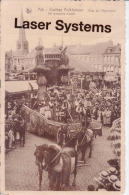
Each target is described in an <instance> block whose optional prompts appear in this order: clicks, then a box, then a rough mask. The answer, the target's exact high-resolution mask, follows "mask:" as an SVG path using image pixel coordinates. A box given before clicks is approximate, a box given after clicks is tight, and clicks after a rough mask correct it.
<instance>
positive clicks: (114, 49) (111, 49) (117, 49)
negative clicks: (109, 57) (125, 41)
mask: <svg viewBox="0 0 129 195" xmlns="http://www.w3.org/2000/svg"><path fill="white" fill-rule="evenodd" d="M105 53H106V54H107V53H111V54H112V53H115V54H120V53H121V45H120V44H117V45H114V46H112V47H108V48H107V49H106V50H105V51H104V54H105Z"/></svg>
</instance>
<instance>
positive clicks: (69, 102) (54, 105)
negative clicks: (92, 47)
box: [5, 86, 121, 148]
mask: <svg viewBox="0 0 129 195" xmlns="http://www.w3.org/2000/svg"><path fill="white" fill-rule="evenodd" d="M37 97H38V96H37V91H33V90H32V91H31V94H30V96H29V97H28V98H26V97H25V96H22V98H21V99H17V100H15V101H14V102H15V104H14V106H13V109H11V110H9V111H6V136H5V138H6V148H12V147H13V145H15V144H16V142H17V141H18V140H21V141H22V142H23V145H24V141H25V138H24V137H25V136H24V134H25V133H24V132H23V133H20V132H22V131H23V130H22V129H24V130H25V128H22V127H21V121H24V117H23V116H22V115H20V108H21V107H22V104H24V105H26V106H28V107H30V108H31V109H33V110H36V111H38V112H40V113H41V114H42V115H43V116H44V117H45V118H47V119H50V120H53V121H58V122H64V123H67V122H70V121H80V122H81V123H83V124H84V123H85V122H86V120H87V118H89V119H90V120H91V121H93V120H96V121H98V122H100V123H102V124H103V125H109V126H111V125H112V122H113V121H114V120H115V119H117V118H119V117H120V115H121V108H120V106H121V103H120V101H121V96H120V88H119V89H116V88H110V89H105V88H102V89H96V90H91V89H89V90H85V89H79V88H75V89H74V91H71V90H70V89H69V88H68V87H66V86H64V87H63V86H53V87H49V88H47V91H46V93H45V94H44V97H43V98H42V99H41V101H39V100H38V99H37ZM23 126H25V121H24V125H23ZM16 140H17V141H16ZM13 143H14V144H13Z"/></svg>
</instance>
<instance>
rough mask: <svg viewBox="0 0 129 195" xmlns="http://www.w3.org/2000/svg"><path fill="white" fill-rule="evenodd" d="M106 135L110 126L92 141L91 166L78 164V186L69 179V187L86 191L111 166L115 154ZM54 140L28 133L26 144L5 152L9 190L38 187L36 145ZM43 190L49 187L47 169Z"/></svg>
mask: <svg viewBox="0 0 129 195" xmlns="http://www.w3.org/2000/svg"><path fill="white" fill-rule="evenodd" d="M107 136H108V127H103V136H102V137H99V136H97V139H95V140H94V141H93V151H92V158H91V159H90V158H87V162H86V163H87V164H88V165H87V166H83V167H78V174H77V182H76V189H75V188H73V187H71V182H70V187H69V188H67V189H66V190H87V186H88V185H89V184H94V185H96V182H95V181H94V177H97V176H98V174H99V172H100V171H103V170H106V169H108V168H109V165H108V163H107V160H109V159H111V158H114V154H113V151H112V148H111V146H110V144H111V143H110V141H108V140H107ZM51 142H52V141H50V140H48V139H46V138H41V137H38V136H35V135H33V134H29V133H27V134H26V144H25V147H19V146H17V147H16V148H15V149H13V150H12V151H10V152H8V153H6V155H5V161H6V164H5V165H6V167H5V169H6V170H5V177H6V183H5V184H6V190H10V191H11V190H13V191H21V190H22V191H27V190H28V191H29V190H30V191H36V190H38V175H37V174H38V170H37V166H36V165H35V156H34V151H35V144H37V145H40V144H44V143H51ZM72 177H73V176H71V180H72ZM42 190H48V177H47V172H43V182H42Z"/></svg>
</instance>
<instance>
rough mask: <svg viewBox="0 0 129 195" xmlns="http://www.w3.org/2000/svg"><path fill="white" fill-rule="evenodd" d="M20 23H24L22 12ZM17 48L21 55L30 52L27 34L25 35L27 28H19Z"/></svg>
mask: <svg viewBox="0 0 129 195" xmlns="http://www.w3.org/2000/svg"><path fill="white" fill-rule="evenodd" d="M20 24H21V25H22V24H23V13H22V12H21V21H20ZM16 44H17V45H16V48H17V51H18V52H19V54H21V55H26V54H28V52H29V44H28V41H27V40H26V35H25V29H23V28H20V29H19V37H18V40H17V43H16Z"/></svg>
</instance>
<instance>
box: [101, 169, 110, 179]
mask: <svg viewBox="0 0 129 195" xmlns="http://www.w3.org/2000/svg"><path fill="white" fill-rule="evenodd" d="M99 175H100V176H101V177H102V178H103V179H107V177H108V175H109V173H108V172H107V171H102V172H101V173H100V174H99Z"/></svg>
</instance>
